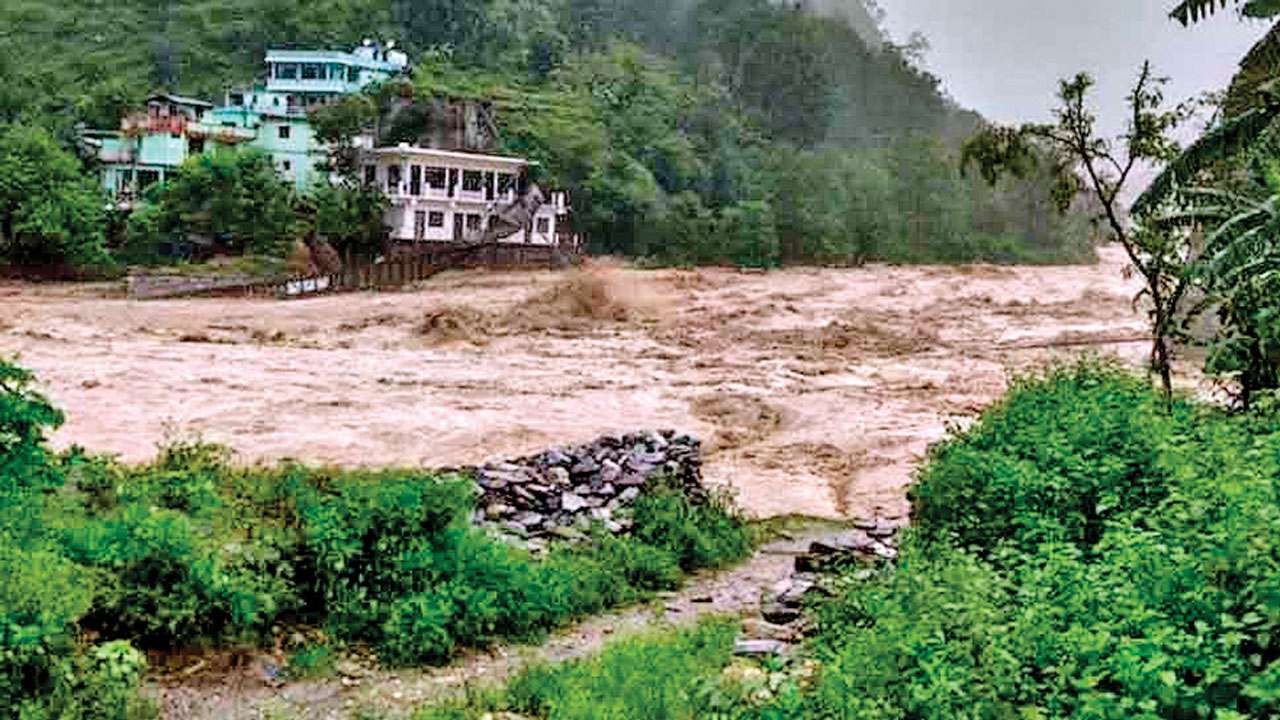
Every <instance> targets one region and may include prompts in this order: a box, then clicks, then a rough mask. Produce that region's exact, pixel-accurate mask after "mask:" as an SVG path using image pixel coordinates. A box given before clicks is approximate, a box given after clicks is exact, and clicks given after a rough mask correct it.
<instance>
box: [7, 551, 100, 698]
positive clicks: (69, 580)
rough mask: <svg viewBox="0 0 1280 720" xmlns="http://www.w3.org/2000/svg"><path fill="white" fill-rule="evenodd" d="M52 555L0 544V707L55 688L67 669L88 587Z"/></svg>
mask: <svg viewBox="0 0 1280 720" xmlns="http://www.w3.org/2000/svg"><path fill="white" fill-rule="evenodd" d="M84 575H85V574H84V573H83V572H82V571H81V570H80V569H79V568H77V567H76V566H75V565H74V564H72V563H71V562H69V561H67V560H65V559H63V558H61V557H58V556H57V555H55V554H53V553H50V552H47V551H42V550H37V551H26V550H21V549H18V548H16V547H13V546H9V545H0V577H2V578H4V582H2V583H0V708H18V707H19V706H21V705H22V704H23V703H24V702H25V701H27V700H28V699H30V698H42V697H45V696H47V695H50V694H52V693H54V692H56V691H57V690H58V689H59V688H60V687H61V685H62V683H64V682H65V675H67V674H69V673H70V672H71V670H72V667H71V660H72V657H73V655H74V652H75V624H76V622H77V621H78V620H79V619H80V618H81V617H82V616H83V615H84V614H85V613H86V612H87V611H88V609H89V605H90V602H91V601H92V592H91V590H90V589H89V588H88V587H87V586H86V584H85V582H84V580H85V577H84Z"/></svg>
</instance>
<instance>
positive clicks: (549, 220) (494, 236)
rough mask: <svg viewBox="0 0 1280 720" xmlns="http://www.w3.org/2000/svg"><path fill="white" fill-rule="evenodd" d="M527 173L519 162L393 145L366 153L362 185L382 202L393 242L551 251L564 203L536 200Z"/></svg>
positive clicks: (558, 197)
mask: <svg viewBox="0 0 1280 720" xmlns="http://www.w3.org/2000/svg"><path fill="white" fill-rule="evenodd" d="M528 169H529V161H528V160H525V159H523V158H513V157H504V156H500V155H481V154H476V153H469V152H455V151H452V150H436V149H433V148H421V147H413V146H409V145H399V146H396V147H385V148H377V149H374V150H370V151H369V153H368V160H367V162H366V164H365V166H364V181H365V183H366V184H368V185H376V186H377V187H379V188H381V189H382V191H383V192H384V193H385V194H386V195H387V197H388V198H390V200H391V209H390V210H388V211H387V215H386V224H387V226H388V227H389V228H390V231H391V238H392V240H395V241H397V242H404V243H420V242H476V241H479V240H483V239H489V240H494V241H499V242H506V243H521V244H528V245H555V244H558V241H557V234H558V233H560V232H563V231H564V230H566V229H567V228H568V213H569V205H568V198H567V196H566V195H565V193H563V192H552V193H550V194H549V195H545V196H544V195H543V193H542V191H541V190H540V189H539V188H538V187H537V186H536V185H532V184H530V183H529V182H528V179H527V178H528Z"/></svg>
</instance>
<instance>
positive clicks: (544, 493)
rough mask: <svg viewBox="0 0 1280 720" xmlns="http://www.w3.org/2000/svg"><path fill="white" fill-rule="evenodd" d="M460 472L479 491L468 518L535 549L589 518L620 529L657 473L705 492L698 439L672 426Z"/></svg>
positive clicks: (698, 494) (698, 495) (568, 534)
mask: <svg viewBox="0 0 1280 720" xmlns="http://www.w3.org/2000/svg"><path fill="white" fill-rule="evenodd" d="M462 472H464V473H467V474H469V475H471V477H472V478H473V479H474V481H475V483H476V487H477V488H479V491H480V497H479V499H478V501H477V506H476V507H477V510H476V522H477V523H478V524H482V525H487V526H489V527H493V528H495V529H497V530H499V531H500V532H502V533H505V534H507V535H512V536H515V537H519V538H522V539H526V540H529V541H533V542H532V543H531V544H533V545H535V546H536V545H537V541H539V540H544V539H549V538H562V539H575V538H578V537H581V536H582V533H583V531H584V530H587V529H589V528H590V527H591V526H592V525H593V524H595V523H599V524H600V525H603V526H604V527H606V528H607V529H609V530H610V531H612V532H622V531H624V530H626V529H628V528H629V527H630V518H629V508H630V506H631V505H632V504H634V503H635V501H636V499H637V498H638V497H640V495H641V493H643V492H645V491H646V489H648V488H650V487H652V485H653V482H654V481H655V479H656V478H658V477H659V476H662V477H664V478H665V479H667V480H668V481H669V482H671V483H673V484H674V485H675V486H676V487H678V488H680V489H682V490H683V491H684V492H685V493H686V494H687V495H689V496H690V497H691V498H694V499H695V500H702V499H705V498H706V497H707V490H706V488H705V487H704V486H703V484H702V444H701V442H699V440H698V439H697V438H695V437H693V436H691V435H685V434H680V433H677V432H675V431H673V430H663V431H660V432H640V433H633V434H630V435H623V436H606V437H602V438H599V439H598V440H595V441H594V442H590V443H587V444H585V445H577V446H573V447H557V448H551V449H550V450H546V451H544V452H542V453H539V454H537V455H531V456H529V457H524V458H518V459H515V460H509V461H506V462H496V463H489V464H487V465H483V466H480V467H474V468H465V469H463V471H462Z"/></svg>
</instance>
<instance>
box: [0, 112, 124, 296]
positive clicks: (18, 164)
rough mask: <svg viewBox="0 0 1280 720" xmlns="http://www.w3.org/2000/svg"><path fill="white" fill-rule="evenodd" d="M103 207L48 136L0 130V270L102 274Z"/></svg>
mask: <svg viewBox="0 0 1280 720" xmlns="http://www.w3.org/2000/svg"><path fill="white" fill-rule="evenodd" d="M104 206H105V199H104V197H103V193H102V192H101V191H100V190H99V189H98V187H97V185H96V183H94V182H93V180H92V179H91V178H87V177H85V176H84V174H83V172H82V171H81V167H80V162H79V161H78V160H77V158H76V157H75V156H74V155H72V154H70V153H69V152H68V151H67V150H66V149H64V148H63V147H62V146H61V145H59V143H58V142H57V141H56V140H55V139H54V138H53V137H52V136H51V135H50V134H49V133H48V132H47V131H45V130H43V129H41V128H29V127H20V126H13V127H8V128H6V127H5V126H4V125H0V265H14V266H18V267H28V268H32V269H34V270H37V271H39V270H45V271H58V270H60V269H63V268H76V267H81V268H89V269H105V268H106V266H109V265H110V264H111V259H110V257H108V255H107V250H106V244H105V238H104V237H103V229H104V226H105V218H104V212H103V207H104Z"/></svg>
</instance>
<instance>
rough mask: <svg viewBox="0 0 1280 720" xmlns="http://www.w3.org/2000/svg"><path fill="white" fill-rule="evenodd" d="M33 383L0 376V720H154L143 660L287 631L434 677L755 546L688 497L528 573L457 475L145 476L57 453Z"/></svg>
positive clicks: (664, 497)
mask: <svg viewBox="0 0 1280 720" xmlns="http://www.w3.org/2000/svg"><path fill="white" fill-rule="evenodd" d="M31 381H32V378H31V377H30V375H29V374H27V373H26V372H25V371H23V370H21V369H19V368H18V367H16V366H13V365H10V364H5V363H0V569H2V570H3V574H4V577H5V583H4V587H3V589H0V717H13V718H19V717H21V718H23V719H24V720H28V719H34V718H81V717H83V718H86V720H87V719H88V718H95V719H101V718H108V719H109V718H137V717H146V716H147V708H146V704H145V703H144V702H142V701H141V700H140V699H139V696H138V695H137V693H136V689H137V685H138V683H139V682H140V680H141V678H142V675H143V673H144V672H145V670H146V661H145V658H144V656H143V655H142V651H152V652H158V653H161V654H163V653H166V652H174V651H178V650H180V649H183V648H193V649H199V648H217V647H222V646H226V645H228V644H234V643H242V644H249V645H261V646H269V645H270V643H271V642H273V641H274V640H276V639H278V638H279V637H280V635H279V634H280V633H282V632H283V630H282V628H285V627H310V628H317V629H320V630H322V631H323V633H324V634H325V635H326V636H327V637H329V638H332V639H333V640H334V641H335V642H337V643H341V644H343V645H347V646H352V647H367V648H370V649H371V650H372V651H374V652H375V653H376V654H377V656H378V658H379V659H380V660H381V661H382V662H383V663H385V664H388V665H416V664H423V663H437V662H442V661H445V660H448V659H449V658H450V657H452V656H453V655H454V653H455V652H457V651H458V650H459V649H461V648H466V647H480V646H484V645H487V644H489V643H492V642H494V641H496V640H499V639H528V638H532V637H536V636H538V635H539V634H541V633H545V632H546V631H548V630H550V629H552V628H554V627H557V626H559V625H562V624H564V623H565V622H567V621H569V620H571V619H574V618H578V617H582V616H584V615H588V614H592V613H598V612H600V611H602V610H604V609H606V608H609V607H614V606H617V605H622V604H629V603H634V602H637V601H639V600H642V599H644V598H646V597H648V596H650V595H651V594H652V593H654V592H657V591H661V590H671V589H674V588H675V587H677V586H678V585H679V584H680V582H681V580H682V578H683V577H684V574H685V573H686V572H689V571H693V570H696V569H699V568H705V567H717V566H721V565H724V564H726V563H730V562H733V561H735V560H738V559H740V558H741V557H743V556H744V555H745V554H746V553H747V552H748V551H749V549H750V547H751V537H750V533H749V531H748V529H747V528H746V526H745V525H744V523H743V521H742V520H741V519H740V518H739V517H738V516H737V514H736V513H735V512H734V510H733V509H732V507H731V506H730V505H728V504H727V503H726V502H724V501H721V500H718V499H714V498H713V499H711V500H709V501H707V502H704V503H698V504H695V503H693V502H692V501H690V500H689V499H687V498H686V496H685V495H684V494H683V493H680V492H678V491H676V490H664V489H656V490H653V491H651V492H649V493H647V494H646V495H645V496H643V497H641V498H640V499H639V500H638V501H637V502H636V504H635V505H634V506H633V508H632V522H633V523H634V529H633V531H632V533H631V534H630V535H613V534H609V533H606V532H604V531H603V530H600V529H597V530H596V531H595V532H594V533H593V534H591V536H590V537H589V538H588V539H587V540H586V541H585V542H582V543H577V544H572V545H570V544H564V545H556V546H553V547H552V548H551V549H550V550H548V551H547V552H546V553H545V554H544V555H541V556H535V555H532V554H530V553H529V552H528V551H526V550H524V549H522V548H520V547H517V546H514V545H511V544H508V543H507V542H504V541H501V540H499V539H498V538H497V537H495V536H493V535H491V534H489V533H487V532H485V531H482V530H480V529H478V528H477V527H475V526H473V525H472V516H473V514H474V511H475V508H474V497H473V493H474V489H473V486H472V485H471V482H470V481H469V480H466V479H463V478H458V477H449V476H435V475H431V474H428V473H424V472H422V471H412V470H380V471H342V470H335V469H325V468H309V467H304V466H301V465H285V466H280V467H237V466H234V465H232V464H231V463H230V462H229V460H228V457H227V455H226V453H225V452H224V451H222V450H221V449H219V448H216V447H212V446H207V445H202V444H198V443H197V444H176V445H172V446H170V447H168V448H167V449H165V450H164V451H162V452H161V454H160V456H159V457H158V458H157V460H156V461H155V462H154V463H152V464H150V465H146V466H126V465H122V464H119V463H117V462H115V461H113V460H110V459H107V458H100V457H92V456H89V455H86V454H85V453H83V452H81V451H72V452H70V453H66V454H56V453H53V452H51V451H50V450H49V449H48V448H47V446H46V445H45V440H44V434H45V433H46V432H47V431H48V430H49V429H51V428H53V427H56V426H57V425H58V424H59V423H60V422H61V420H62V417H61V414H60V413H59V412H58V411H57V410H56V409H55V408H53V407H51V406H50V405H49V403H48V402H47V401H45V400H44V399H43V398H42V397H41V396H39V395H38V394H36V393H34V392H33V391H32V390H31V389H30V383H31ZM291 650H296V651H298V656H299V657H300V658H302V660H301V661H300V665H301V666H303V667H304V669H305V667H306V666H309V664H314V663H309V662H308V661H307V660H306V658H307V657H309V655H308V652H310V651H312V650H314V649H313V648H291Z"/></svg>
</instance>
